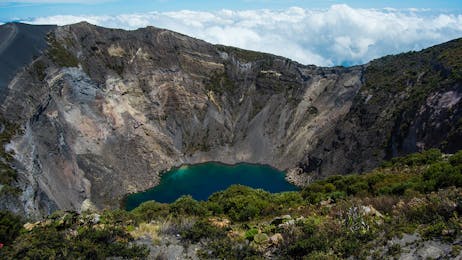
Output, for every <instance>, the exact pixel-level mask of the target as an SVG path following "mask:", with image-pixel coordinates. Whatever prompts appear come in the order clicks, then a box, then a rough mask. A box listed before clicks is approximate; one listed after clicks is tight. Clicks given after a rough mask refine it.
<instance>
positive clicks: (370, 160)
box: [1, 23, 462, 215]
mask: <svg viewBox="0 0 462 260" xmlns="http://www.w3.org/2000/svg"><path fill="white" fill-rule="evenodd" d="M47 41H48V44H49V47H48V49H47V51H46V53H45V54H44V55H41V56H40V57H38V58H37V59H35V60H34V61H33V62H32V63H31V64H30V65H28V66H27V68H26V69H25V70H24V71H21V72H20V73H19V74H17V75H16V77H15V78H14V80H13V81H11V83H10V85H9V89H8V93H7V94H5V96H4V97H3V99H4V101H3V103H2V106H1V114H2V117H3V118H4V119H5V120H6V121H9V122H14V123H15V124H16V125H18V126H19V128H21V129H22V131H20V132H19V133H18V134H17V135H16V136H15V137H14V138H13V139H12V141H11V143H10V144H9V145H8V149H10V150H11V151H13V152H14V158H15V161H14V162H13V164H14V165H15V167H16V168H17V171H18V176H19V180H18V181H17V183H16V184H15V185H17V186H21V189H22V190H23V193H22V195H21V196H22V200H23V201H26V202H27V203H25V211H26V213H27V214H29V215H34V214H41V213H40V211H44V212H45V213H46V212H52V211H53V210H54V209H77V210H80V209H86V208H88V207H97V208H105V207H117V206H118V202H119V200H120V199H121V198H122V197H123V196H124V195H125V194H127V193H129V192H136V191H140V190H144V189H147V188H149V187H152V186H154V185H155V184H156V183H157V182H158V181H159V173H160V172H161V171H164V170H166V169H169V168H171V167H174V166H178V165H181V164H184V163H200V162H205V161H221V162H225V163H236V162H241V161H244V162H251V163H264V164H269V165H272V166H273V167H276V168H278V169H289V178H291V179H292V180H293V181H295V182H296V183H298V184H300V185H304V184H306V182H307V181H309V180H310V179H313V178H319V177H321V176H327V175H331V174H336V173H347V172H351V171H365V170H369V169H372V168H373V167H375V166H377V165H378V164H379V163H380V162H381V161H383V159H385V158H388V157H392V156H395V155H400V154H406V153H409V152H412V151H415V150H418V149H420V148H429V147H440V148H442V149H443V150H444V151H454V150H457V149H460V148H461V147H460V146H461V144H460V141H459V140H460V138H459V137H460V133H461V131H460V126H459V125H458V124H460V122H459V121H460V118H461V113H460V109H461V107H460V106H461V105H460V96H461V87H460V82H461V80H460V77H459V76H458V75H461V74H460V70H461V66H460V65H461V63H462V62H461V60H460V57H461V55H460V48H461V45H462V43H461V41H460V40H456V41H453V42H450V43H447V44H445V45H441V46H437V47H434V48H430V49H428V50H424V51H422V52H418V53H409V54H403V55H398V56H390V57H385V58H383V59H379V60H376V61H373V62H371V63H370V64H367V65H365V66H356V67H350V68H344V67H335V68H319V67H315V66H304V65H300V64H298V63H296V62H293V61H290V60H288V59H286V58H283V57H278V56H274V55H270V54H264V53H257V52H250V51H245V50H241V49H237V48H232V47H226V46H220V45H211V44H209V43H206V42H204V41H201V40H197V39H193V38H190V37H187V36H185V35H181V34H178V33H174V32H171V31H168V30H161V29H156V28H153V27H148V28H144V29H139V30H135V31H123V30H115V29H106V28H101V27H97V26H93V25H90V24H88V23H79V24H75V25H70V26H63V27H58V28H56V30H54V31H53V32H52V33H51V34H49V35H48V38H47ZM454 53H455V55H454ZM433 122H434V123H433ZM22 206H23V207H24V205H22ZM18 207H19V206H18Z"/></svg>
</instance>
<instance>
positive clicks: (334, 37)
mask: <svg viewBox="0 0 462 260" xmlns="http://www.w3.org/2000/svg"><path fill="white" fill-rule="evenodd" d="M79 21H88V22H89V23H92V24H97V25H101V26H105V27H111V28H123V29H136V28H140V27H145V26H148V25H152V26H156V27H161V28H167V29H170V30H173V31H177V32H180V33H183V34H187V35H190V36H193V37H196V38H200V39H203V40H206V41H208V42H211V43H219V44H224V45H232V46H236V47H240V48H244V49H251V50H257V51H263V52H269V53H274V54H277V55H281V56H285V57H288V58H291V59H293V60H296V61H298V62H300V63H303V64H315V65H320V66H332V65H354V64H361V63H365V62H368V61H370V60H372V59H374V58H378V57H381V56H384V55H387V54H395V53H400V52H404V51H410V50H420V49H422V48H425V47H429V46H432V45H434V44H438V43H442V42H445V41H448V40H451V39H454V38H458V37H462V15H461V14H443V13H442V14H434V13H429V12H425V11H421V10H405V11H403V10H395V9H380V10H376V9H354V8H351V7H349V6H347V5H333V6H331V7H330V8H329V9H324V10H310V9H302V8H298V7H292V8H289V9H286V10H281V11H272V10H251V11H230V10H221V11H216V12H198V11H176V12H149V13H140V14H122V15H116V16H71V15H64V16H50V17H39V18H34V19H31V20H28V21H25V22H29V23H33V24H59V25H63V24H71V23H76V22H79Z"/></svg>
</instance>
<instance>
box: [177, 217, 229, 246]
mask: <svg viewBox="0 0 462 260" xmlns="http://www.w3.org/2000/svg"><path fill="white" fill-rule="evenodd" d="M181 237H182V238H183V239H187V240H190V241H192V242H199V241H200V240H201V239H203V238H205V239H223V238H224V237H226V231H225V230H224V229H222V228H219V227H216V226H214V225H212V224H210V222H209V221H207V220H199V221H197V222H196V223H194V225H193V226H192V227H191V228H190V229H188V230H185V231H183V232H182V234H181Z"/></svg>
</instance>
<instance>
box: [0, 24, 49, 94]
mask: <svg viewBox="0 0 462 260" xmlns="http://www.w3.org/2000/svg"><path fill="white" fill-rule="evenodd" d="M55 28H56V26H54V25H28V24H22V23H8V24H4V25H2V26H0V98H3V97H5V95H6V93H5V91H6V90H7V84H8V82H10V81H11V79H13V77H14V75H15V74H16V73H17V72H18V70H19V69H21V68H22V67H24V66H26V65H28V64H29V63H31V62H32V60H33V59H35V58H37V57H38V56H40V55H41V54H42V51H43V50H44V49H45V48H46V47H47V42H46V40H45V36H46V34H47V33H49V32H50V31H52V30H53V29H55Z"/></svg>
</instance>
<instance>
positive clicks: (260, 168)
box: [124, 162, 297, 210]
mask: <svg viewBox="0 0 462 260" xmlns="http://www.w3.org/2000/svg"><path fill="white" fill-rule="evenodd" d="M233 184H241V185H246V186H249V187H252V188H260V189H263V190H266V191H269V192H273V193H274V192H282V191H293V190H297V187H296V186H294V185H292V184H290V183H288V182H287V181H286V180H285V178H284V173H283V172H280V171H278V170H276V169H274V168H272V167H270V166H267V165H258V164H247V163H240V164H236V165H226V164H221V163H215V162H209V163H203V164H197V165H192V166H182V167H180V168H177V169H174V170H171V171H169V172H167V173H165V174H163V176H162V179H161V182H160V184H159V185H158V186H156V187H154V188H152V189H149V190H147V191H144V192H139V193H135V194H131V195H129V196H127V198H126V199H125V201H124V205H125V209H127V210H132V209H134V208H136V207H137V206H138V205H139V204H141V203H143V202H145V201H149V200H155V201H157V202H162V203H170V202H173V201H175V200H176V199H178V198H179V197H181V196H182V195H191V196H192V197H193V198H194V199H196V200H206V199H207V198H208V197H209V196H210V195H212V193H214V192H217V191H220V190H224V189H226V188H227V187H229V186H231V185H233Z"/></svg>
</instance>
